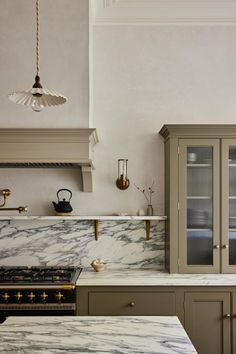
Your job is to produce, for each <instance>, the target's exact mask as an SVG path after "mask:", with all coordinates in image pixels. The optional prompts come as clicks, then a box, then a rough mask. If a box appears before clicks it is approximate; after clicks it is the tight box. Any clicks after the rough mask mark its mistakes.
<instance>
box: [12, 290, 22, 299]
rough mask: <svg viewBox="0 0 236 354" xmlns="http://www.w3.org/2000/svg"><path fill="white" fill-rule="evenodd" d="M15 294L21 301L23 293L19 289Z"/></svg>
mask: <svg viewBox="0 0 236 354" xmlns="http://www.w3.org/2000/svg"><path fill="white" fill-rule="evenodd" d="M14 296H15V297H16V298H17V300H18V301H20V299H21V297H22V296H23V295H22V294H21V293H20V292H19V291H18V292H17V293H16V294H15V295H14Z"/></svg>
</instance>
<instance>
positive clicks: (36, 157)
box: [0, 128, 98, 192]
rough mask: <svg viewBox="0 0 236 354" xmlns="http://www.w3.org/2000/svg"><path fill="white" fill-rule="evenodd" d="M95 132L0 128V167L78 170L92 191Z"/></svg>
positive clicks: (85, 185)
mask: <svg viewBox="0 0 236 354" xmlns="http://www.w3.org/2000/svg"><path fill="white" fill-rule="evenodd" d="M97 142H98V137H97V132H96V129H92V128H88V129H0V168H6V167H11V168H15V167H16V168H17V167H21V168H22V167H26V168H30V167H35V168H39V167H40V168H42V167H48V168H52V167H57V168H59V167H60V168H66V167H78V168H79V169H80V171H81V173H82V180H83V191H84V192H92V190H93V183H92V170H93V168H94V164H93V147H94V145H95V144H96V143H97Z"/></svg>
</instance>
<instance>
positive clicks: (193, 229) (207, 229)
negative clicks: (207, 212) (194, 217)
mask: <svg viewBox="0 0 236 354" xmlns="http://www.w3.org/2000/svg"><path fill="white" fill-rule="evenodd" d="M187 231H194V232H197V231H213V230H212V229H209V228H206V229H204V228H202V227H201V228H199V229H197V228H192V229H191V228H187Z"/></svg>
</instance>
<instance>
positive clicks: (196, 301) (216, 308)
mask: <svg viewBox="0 0 236 354" xmlns="http://www.w3.org/2000/svg"><path fill="white" fill-rule="evenodd" d="M184 301H185V302H184V305H185V319H184V323H185V330H186V332H187V333H188V335H189V337H190V339H191V341H192V343H193V344H194V346H195V348H196V350H197V352H198V353H199V354H231V325H232V321H231V316H232V315H231V294H230V292H226V293H225V292H222V293H221V292H219V293H218V292H216V293H213V292H186V293H185V300H184Z"/></svg>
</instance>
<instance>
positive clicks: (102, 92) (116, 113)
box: [0, 0, 236, 214]
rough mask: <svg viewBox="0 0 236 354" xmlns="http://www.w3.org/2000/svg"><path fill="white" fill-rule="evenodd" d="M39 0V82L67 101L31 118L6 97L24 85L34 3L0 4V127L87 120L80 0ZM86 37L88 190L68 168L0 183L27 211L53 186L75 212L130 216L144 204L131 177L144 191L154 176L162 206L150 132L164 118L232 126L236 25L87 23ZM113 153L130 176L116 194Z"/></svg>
mask: <svg viewBox="0 0 236 354" xmlns="http://www.w3.org/2000/svg"><path fill="white" fill-rule="evenodd" d="M41 2H42V5H41V8H42V17H43V15H44V16H45V17H44V20H43V19H42V31H43V33H42V35H41V37H42V44H41V57H42V60H41V68H42V70H41V74H42V81H43V83H45V86H46V85H47V86H48V87H50V88H52V89H55V90H58V91H61V92H62V93H64V94H66V95H67V96H68V97H69V99H70V101H69V103H68V104H66V105H65V106H64V107H58V108H54V109H51V110H47V111H46V110H45V112H42V113H40V115H38V114H35V113H34V112H30V111H28V110H26V109H25V108H24V107H20V106H19V107H18V106H15V105H13V104H12V103H10V102H8V101H7V100H6V97H5V95H6V93H7V92H8V91H11V90H12V89H22V88H25V87H26V88H27V87H28V86H30V85H31V82H32V76H33V75H34V63H33V60H34V58H33V50H34V48H33V43H32V38H31V37H32V36H31V33H30V30H29V26H31V27H32V26H33V25H29V24H27V23H28V22H29V21H31V17H32V16H31V12H32V11H33V6H32V1H30V0H17V1H16V0H14V1H10V2H9V1H7V0H0V27H1V28H0V41H1V56H0V68H1V69H2V70H1V80H0V104H1V113H2V114H1V116H0V126H1V127H20V126H22V127H27V126H29V127H52V126H54V127H74V126H77V127H85V126H88V124H89V117H88V88H89V84H88V75H87V71H88V60H87V46H88V41H87V37H88V33H87V27H88V9H87V4H88V2H87V1H85V0H84V1H81V0H80V1H78V0H77V1H76V0H70V1H67V0H57V1H56V2H55V1H53V0H50V1H46V0H41ZM13 3H14V5H13ZM55 3H56V4H57V6H56V8H55ZM30 8H31V9H30ZM43 8H44V9H43ZM16 14H17V16H16ZM9 18H10V19H11V22H10V23H9ZM7 19H8V20H7ZM92 34H93V42H91V43H90V44H91V47H92V49H93V57H92V58H91V61H92V68H91V81H92V83H93V97H92V102H93V111H94V115H93V126H94V127H96V128H97V130H98V136H99V140H100V142H99V144H98V145H97V146H96V147H95V166H96V170H95V172H94V193H91V194H87V193H82V192H81V191H80V183H81V181H80V180H79V178H78V176H79V174H78V172H77V171H72V173H71V171H69V170H30V169H28V170H0V173H1V175H0V182H1V184H0V185H1V187H10V188H11V189H12V190H13V195H12V197H11V204H17V205H18V204H20V203H25V204H28V205H29V209H30V211H29V213H30V214H45V213H52V212H53V210H52V207H51V200H54V199H55V195H56V190H57V189H59V188H60V187H68V188H71V189H72V190H73V192H74V196H73V199H72V201H71V202H72V205H73V207H74V210H75V213H81V214H104V213H111V212H115V211H117V212H121V211H123V212H128V213H135V212H136V211H137V209H139V208H140V207H145V200H144V199H143V196H142V195H141V193H140V192H138V191H137V190H136V189H135V187H134V186H133V182H135V183H137V184H138V185H140V186H142V187H148V185H149V184H150V183H151V181H152V179H154V180H155V183H156V186H155V189H156V190H157V193H156V194H155V195H154V198H153V201H154V203H153V204H154V207H155V211H156V212H163V186H164V176H163V158H164V157H163V143H162V140H161V138H160V137H158V135H157V132H158V131H159V129H160V128H161V126H162V125H163V124H164V123H213V124H215V123H226V124H227V123H235V117H236V103H235V102H236V100H235V97H236V79H235V77H236V66H235V63H236V49H235V48H236V42H235V38H236V27H234V26H223V25H218V26H215V25H210V26H206V25H205V26H203V25H197V26H187V25H183V26H181V25H177V26H152V25H145V26H142V25H140V26H135V25H132V26H128V25H123V26H122V25H120V26H108V25H106V26H95V27H94V28H93V33H92ZM56 43H57V44H58V46H57V45H56ZM18 66H20V69H18ZM59 75H60V76H61V77H59ZM122 157H125V158H128V159H129V166H128V171H129V177H130V179H131V187H130V188H129V189H128V190H127V191H124V192H123V191H120V190H118V189H117V188H116V187H115V184H114V181H115V179H116V172H117V159H118V158H122Z"/></svg>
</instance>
